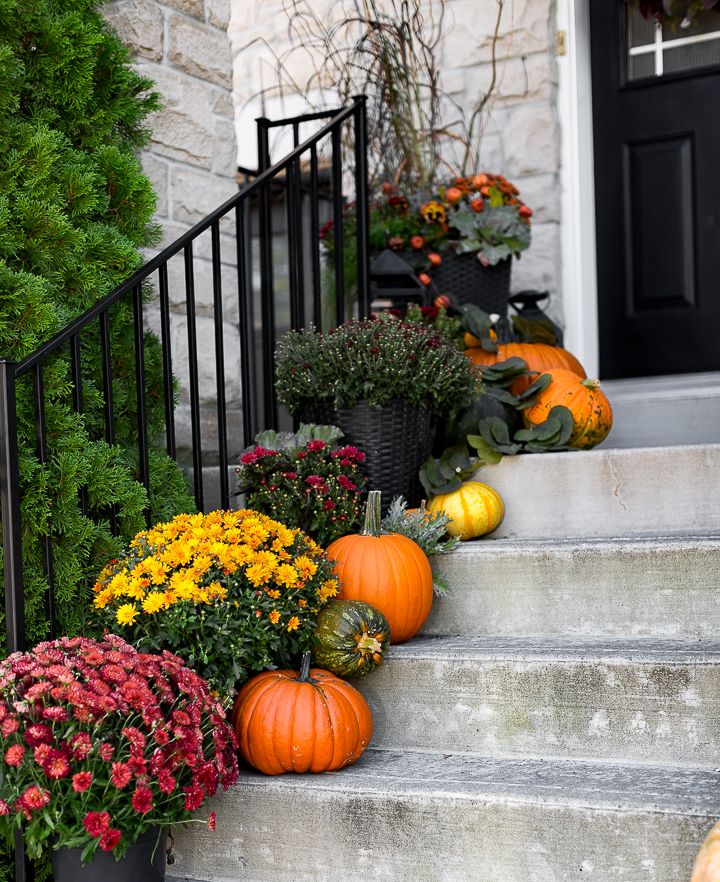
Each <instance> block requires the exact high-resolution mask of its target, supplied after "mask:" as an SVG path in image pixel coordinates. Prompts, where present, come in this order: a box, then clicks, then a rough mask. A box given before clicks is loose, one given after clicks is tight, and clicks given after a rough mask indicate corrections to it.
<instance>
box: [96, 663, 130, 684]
mask: <svg viewBox="0 0 720 882" xmlns="http://www.w3.org/2000/svg"><path fill="white" fill-rule="evenodd" d="M100 674H101V675H102V677H103V679H105V680H109V681H110V682H111V683H124V682H125V681H126V680H127V674H126V673H125V671H124V670H123V669H122V668H121V667H120V665H103V667H102V668H100Z"/></svg>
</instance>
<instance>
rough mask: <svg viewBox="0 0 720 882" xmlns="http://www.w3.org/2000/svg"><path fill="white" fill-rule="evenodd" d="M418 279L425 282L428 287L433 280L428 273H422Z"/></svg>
mask: <svg viewBox="0 0 720 882" xmlns="http://www.w3.org/2000/svg"><path fill="white" fill-rule="evenodd" d="M418 279H420V281H421V282H422V283H423V285H425V287H426V288H427V286H428V285H429V284H430V283H431V282H432V279H431V278H430V276H429V275H428V274H427V273H420V275H419V276H418Z"/></svg>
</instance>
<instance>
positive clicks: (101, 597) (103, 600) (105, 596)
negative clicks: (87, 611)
mask: <svg viewBox="0 0 720 882" xmlns="http://www.w3.org/2000/svg"><path fill="white" fill-rule="evenodd" d="M114 597H115V592H114V591H113V590H112V588H103V590H102V591H101V592H100V593H99V594H98V595H97V596H96V597H95V599H94V601H93V603H94V604H95V608H96V609H105V607H106V606H107V605H108V603H110V601H111V600H112V599H113V598H114Z"/></svg>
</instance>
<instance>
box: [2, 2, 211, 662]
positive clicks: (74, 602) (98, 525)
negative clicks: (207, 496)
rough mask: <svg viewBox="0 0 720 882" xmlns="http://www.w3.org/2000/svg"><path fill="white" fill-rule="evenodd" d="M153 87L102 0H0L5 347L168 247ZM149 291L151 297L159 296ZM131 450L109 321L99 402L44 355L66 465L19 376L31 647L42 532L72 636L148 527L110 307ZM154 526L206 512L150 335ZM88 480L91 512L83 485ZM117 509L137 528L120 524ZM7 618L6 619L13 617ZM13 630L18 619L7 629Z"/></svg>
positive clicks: (58, 322)
mask: <svg viewBox="0 0 720 882" xmlns="http://www.w3.org/2000/svg"><path fill="white" fill-rule="evenodd" d="M152 85H153V84H152V82H151V81H150V80H148V79H147V78H145V77H142V76H139V75H138V73H137V72H136V71H135V70H134V69H133V67H132V65H131V59H130V57H129V54H128V51H127V49H126V48H125V47H124V46H123V44H122V43H121V41H120V40H119V38H118V36H117V35H116V34H115V33H114V31H113V30H112V29H111V28H110V27H109V26H108V24H107V23H106V22H105V21H104V19H103V17H102V15H101V13H100V11H99V9H98V7H97V4H96V3H95V2H93V0H0V355H1V356H6V357H10V358H13V359H16V360H20V359H22V358H23V357H25V356H27V355H28V354H29V353H30V352H32V351H33V350H34V349H36V348H37V346H38V345H40V344H41V343H43V342H44V341H46V340H48V339H49V338H50V337H52V335H53V334H55V333H57V332H58V331H59V330H61V329H62V328H63V327H64V326H65V325H66V324H67V323H68V322H69V321H70V320H71V319H73V318H74V317H76V316H78V315H80V314H81V313H82V312H83V311H84V310H85V309H87V308H88V307H89V306H91V305H92V304H93V303H95V302H97V301H98V300H99V299H101V298H102V297H103V296H105V295H106V294H107V293H109V292H110V291H111V290H112V289H113V288H114V287H115V286H117V285H118V284H119V283H121V282H122V281H123V280H124V279H126V278H127V277H128V276H129V275H130V274H131V273H132V272H133V271H134V270H135V269H137V268H138V267H139V266H141V265H142V263H143V258H142V256H141V254H140V251H139V249H140V248H142V247H145V246H148V245H151V244H153V243H155V242H156V241H157V239H158V235H159V230H158V229H157V227H156V226H155V225H153V223H152V216H153V212H154V209H155V202H156V197H155V194H154V192H153V189H152V185H151V183H150V181H149V180H148V179H147V178H146V177H145V175H144V174H143V173H142V168H141V165H140V162H139V159H138V157H137V150H138V148H140V147H142V146H143V145H144V144H146V143H147V141H148V138H149V132H148V130H147V128H146V127H145V125H144V121H145V119H146V117H147V116H148V114H149V113H151V112H152V111H154V110H156V109H158V108H159V106H160V104H159V95H158V93H157V92H154V91H152ZM145 294H146V296H149V291H146V292H145ZM110 326H111V341H112V353H113V365H112V367H113V392H114V400H115V420H116V442H117V443H116V445H115V446H113V447H110V446H108V445H107V444H106V443H105V440H104V419H103V410H102V407H103V396H102V370H101V364H100V342H99V339H100V338H99V325H98V323H97V322H94V323H93V325H92V326H91V327H89V328H88V329H87V330H85V331H83V332H82V334H81V352H82V363H83V375H82V381H83V408H84V413H83V415H82V416H78V415H76V414H75V413H74V412H73V409H72V404H71V394H72V386H71V379H70V377H71V375H70V364H71V362H70V352H69V347H64V348H62V349H61V350H59V351H58V352H57V353H56V354H54V355H53V356H51V357H49V358H48V359H47V360H46V361H45V363H44V377H45V410H46V420H47V438H48V446H49V453H50V461H49V463H48V464H47V466H45V467H41V466H40V464H39V462H38V459H37V456H36V449H35V438H34V406H33V400H32V387H31V384H32V379H31V377H30V375H25V376H24V377H22V378H21V379H20V380H19V381H18V423H19V433H20V484H21V492H22V494H23V504H22V536H23V561H24V577H25V605H26V607H25V614H26V625H27V639H28V645H33V644H34V643H36V642H37V641H38V640H40V639H42V638H44V637H46V636H47V623H46V617H45V595H46V589H47V581H46V578H45V575H44V572H43V566H42V553H41V539H42V537H43V536H44V535H45V533H46V531H48V530H49V531H50V533H51V535H52V539H53V548H54V571H55V583H56V598H57V614H58V624H59V631H60V633H61V634H67V635H74V634H77V633H78V632H81V631H82V630H83V627H84V619H85V610H87V609H88V606H89V598H90V596H91V593H92V590H91V589H92V585H93V583H94V581H95V579H96V578H97V576H98V574H99V572H100V570H101V569H102V567H103V565H104V564H105V563H107V561H108V559H110V558H116V557H120V556H121V554H122V553H123V551H124V549H125V547H126V546H127V543H128V542H129V541H130V540H131V539H132V537H133V536H134V535H135V534H136V533H137V532H138V531H139V530H141V529H143V528H144V526H145V523H144V519H143V509H144V508H145V506H146V505H147V504H148V500H147V497H146V493H145V490H144V488H143V487H142V486H141V485H140V484H139V483H137V482H136V480H135V478H136V475H137V452H136V441H137V428H136V400H135V396H136V390H135V365H134V358H135V356H134V339H133V326H132V305H131V303H130V302H129V298H124V299H123V301H122V302H121V303H119V304H117V305H116V306H115V307H114V308H113V309H112V310H111V312H110ZM145 360H146V371H147V378H146V379H147V393H148V399H147V400H148V421H149V426H150V434H151V439H152V449H151V452H150V471H151V475H150V484H151V487H150V500H149V502H150V507H151V512H152V518H153V520H154V521H167V520H169V519H170V518H172V517H173V516H174V515H175V514H178V513H179V512H183V511H194V506H193V504H192V502H191V499H190V497H189V495H188V490H187V486H186V482H185V478H184V476H183V475H182V473H181V472H180V471H179V470H178V469H177V467H176V465H175V463H174V462H173V461H172V460H171V459H170V458H169V457H168V456H167V455H166V453H165V451H164V448H163V444H162V441H163V428H164V401H163V392H162V389H163V386H162V371H161V367H162V362H161V350H160V344H159V341H158V340H157V338H156V337H155V336H154V335H152V334H150V333H147V334H146V335H145ZM83 486H85V487H86V488H87V493H88V500H89V509H90V511H89V516H88V517H84V516H83V514H82V511H81V508H80V504H79V500H78V493H79V491H80V488H81V487H83ZM113 504H114V505H116V506H117V511H118V515H119V525H120V533H121V535H120V536H119V537H118V538H114V537H113V536H112V535H111V532H110V529H109V516H108V513H109V509H110V506H111V505H113ZM0 618H2V613H0ZM0 628H2V630H3V631H4V624H1V623H0Z"/></svg>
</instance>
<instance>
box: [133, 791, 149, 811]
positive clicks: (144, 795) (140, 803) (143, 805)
mask: <svg viewBox="0 0 720 882" xmlns="http://www.w3.org/2000/svg"><path fill="white" fill-rule="evenodd" d="M132 807H133V808H134V809H135V811H136V812H139V813H140V814H141V815H146V814H147V813H148V812H149V811H152V807H153V803H152V791H151V790H150V788H149V787H138V788H137V789H136V790H135V793H133V797H132Z"/></svg>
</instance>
